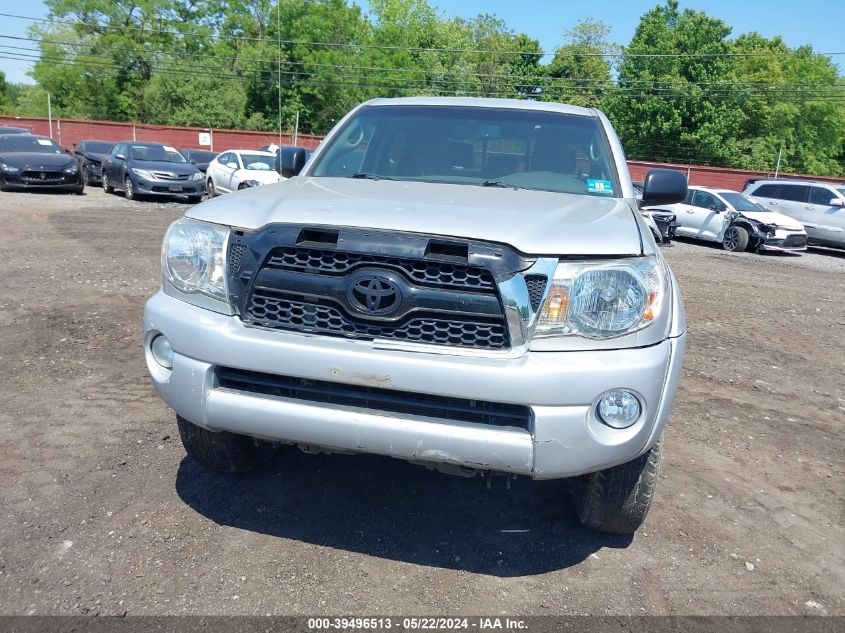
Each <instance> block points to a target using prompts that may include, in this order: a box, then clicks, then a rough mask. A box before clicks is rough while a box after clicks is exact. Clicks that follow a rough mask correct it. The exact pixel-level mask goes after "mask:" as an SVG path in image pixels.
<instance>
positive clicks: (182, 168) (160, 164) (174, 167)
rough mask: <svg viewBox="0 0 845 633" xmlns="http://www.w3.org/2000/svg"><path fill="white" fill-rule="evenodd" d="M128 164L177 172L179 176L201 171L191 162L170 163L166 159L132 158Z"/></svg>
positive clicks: (150, 169)
mask: <svg viewBox="0 0 845 633" xmlns="http://www.w3.org/2000/svg"><path fill="white" fill-rule="evenodd" d="M127 164H128V166H129V167H135V168H136V169H146V170H147V171H163V172H169V173H171V174H176V175H177V176H183V175H185V174H195V173H197V171H199V170H198V169H197V167H196V165H192V164H191V163H168V162H167V161H164V160H131V159H130V160H129V161H128V163H127Z"/></svg>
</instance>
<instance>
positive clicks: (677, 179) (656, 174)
mask: <svg viewBox="0 0 845 633" xmlns="http://www.w3.org/2000/svg"><path fill="white" fill-rule="evenodd" d="M686 197H687V178H686V176H684V175H683V174H682V173H681V172H679V171H675V170H674V169H649V170H648V173H647V174H646V175H645V182H644V183H643V200H642V203H641V204H642V206H646V207H648V206H652V205H656V204H674V203H676V202H683V200H684V198H686Z"/></svg>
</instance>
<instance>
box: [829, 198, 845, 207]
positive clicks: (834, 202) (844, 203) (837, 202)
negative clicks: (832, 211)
mask: <svg viewBox="0 0 845 633" xmlns="http://www.w3.org/2000/svg"><path fill="white" fill-rule="evenodd" d="M830 206H832V207H845V200H843V199H842V198H831V199H830Z"/></svg>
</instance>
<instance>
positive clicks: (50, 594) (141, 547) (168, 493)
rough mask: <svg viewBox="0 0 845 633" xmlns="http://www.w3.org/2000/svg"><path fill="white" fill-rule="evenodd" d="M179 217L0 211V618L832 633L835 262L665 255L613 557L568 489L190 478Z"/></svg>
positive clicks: (836, 476) (52, 208)
mask: <svg viewBox="0 0 845 633" xmlns="http://www.w3.org/2000/svg"><path fill="white" fill-rule="evenodd" d="M185 208H186V205H184V204H180V203H164V204H161V203H149V202H147V203H144V202H131V203H130V202H127V201H125V200H123V199H122V198H119V197H115V196H105V195H104V194H103V193H102V191H101V190H96V189H95V190H89V193H88V194H87V195H85V196H84V197H76V196H57V195H36V194H9V193H6V194H0V221H1V222H2V232H0V262H2V275H0V393H2V397H0V402H2V407H0V425H2V433H0V478H2V479H0V481H2V487H0V508H2V514H3V519H2V521H0V613H2V614H27V613H38V614H70V613H73V614H83V613H88V614H96V613H100V614H115V613H120V614H122V613H125V612H128V613H129V614H145V613H150V614H173V613H176V614H182V613H202V614H238V613H249V614H265V613H273V614H307V615H312V614H356V613H357V614H379V613H393V614H409V613H412V614H421V615H431V614H446V615H454V614H479V613H487V614H501V613H510V614H515V615H525V614H532V615H547V614H548V615H551V614H573V613H582V614H637V615H640V614H644V613H646V614H804V613H806V614H814V615H817V614H845V530H843V527H845V499H843V494H844V493H843V491H844V490H845V486H843V470H845V457H843V448H844V447H845V443H843V439H845V430H843V424H845V380H843V377H845V257H843V255H842V254H837V253H833V252H814V253H810V254H806V255H804V256H801V257H797V256H763V255H754V254H747V253H746V254H738V255H735V254H729V253H726V252H724V251H721V250H719V249H716V248H710V247H707V246H701V245H696V244H689V243H680V244H677V245H675V246H673V247H670V248H668V249H666V251H665V252H666V255H667V257H668V259H669V260H670V262H671V264H672V266H673V268H674V270H675V273H676V274H677V276H678V278H679V280H680V283H681V286H682V288H683V291H684V297H685V301H686V308H687V320H688V326H689V327H688V332H689V334H688V347H687V359H686V362H685V367H684V372H683V379H682V382H681V387H680V391H679V393H678V398H677V404H676V406H675V410H674V414H673V416H672V419H671V421H670V424H669V428H668V431H667V434H666V445H665V456H666V460H665V462H664V469H663V475H662V482H661V484H660V488H659V490H658V493H659V496H658V498H657V500H656V503H655V506H654V507H653V508H652V512H651V514H650V515H649V518H648V520H647V522H646V525H645V526H644V528H643V529H642V530H641V531H640V532H639V533H638V534H637V535H636V536H635V537H634V539H633V540H629V539H619V538H610V537H604V536H597V535H595V534H593V533H590V532H588V531H585V530H583V529H581V528H580V527H579V526H578V524H577V521H576V519H575V517H574V516H573V515H572V512H571V504H570V502H569V500H568V498H567V495H566V485H565V484H564V483H561V482H543V483H536V482H532V481H530V480H518V481H516V482H515V483H514V486H513V487H512V489H511V490H506V489H505V487H504V485H503V483H502V480H498V481H497V482H496V483H497V485H496V486H494V487H493V489H492V490H487V489H486V487H485V485H484V483H483V481H482V480H479V479H470V480H464V479H458V478H452V477H447V476H445V475H440V474H436V473H432V472H429V471H427V470H425V469H423V468H420V467H418V466H412V465H408V464H405V463H404V462H397V461H392V460H389V459H382V458H377V457H360V456H319V457H314V456H308V455H304V454H300V453H298V452H294V453H288V454H285V455H283V456H280V457H279V458H277V459H276V460H275V461H273V462H272V463H271V464H270V465H269V466H268V467H267V468H265V469H264V470H262V471H261V472H260V473H257V474H255V475H252V476H249V477H227V476H220V475H212V474H208V473H205V472H202V471H201V470H199V469H198V467H197V466H196V465H195V464H194V463H193V462H192V461H191V460H188V459H186V458H185V454H184V451H183V449H182V446H181V444H180V442H179V439H178V434H177V432H176V428H175V423H174V420H173V415H172V414H171V412H170V411H168V410H167V409H166V408H165V406H164V405H163V404H162V403H161V402H160V401H159V400H158V398H157V397H156V396H155V395H154V393H153V389H152V387H151V386H150V385H149V383H148V381H147V378H146V372H145V368H144V363H143V357H142V353H141V347H140V328H141V312H142V307H143V303H144V301H145V299H146V298H147V297H148V296H149V295H151V294H152V293H153V292H154V290H155V289H156V287H157V286H158V283H159V245H160V241H161V238H162V235H163V233H164V230H165V228H166V226H167V225H168V223H169V222H171V221H172V220H173V219H175V218H176V217H178V216H179V215H180V214H181V213H183V212H184V210H185Z"/></svg>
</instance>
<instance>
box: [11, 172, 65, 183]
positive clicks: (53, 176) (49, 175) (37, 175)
mask: <svg viewBox="0 0 845 633" xmlns="http://www.w3.org/2000/svg"><path fill="white" fill-rule="evenodd" d="M41 174H44V177H43V178H42V177H41ZM21 176H22V177H23V179H24V180H31V181H33V182H56V181H58V180H64V178H65V176H64V174H63V173H62V172H60V171H25V172H23V173H22V174H21Z"/></svg>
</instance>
